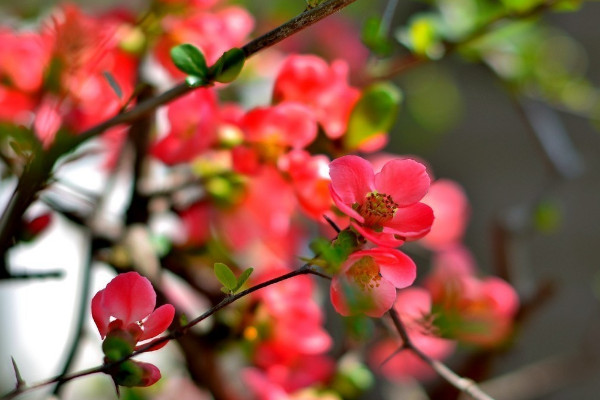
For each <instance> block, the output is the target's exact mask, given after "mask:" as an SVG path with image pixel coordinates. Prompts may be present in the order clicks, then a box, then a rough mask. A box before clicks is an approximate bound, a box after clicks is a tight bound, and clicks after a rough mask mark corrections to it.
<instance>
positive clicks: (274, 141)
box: [233, 102, 317, 173]
mask: <svg viewBox="0 0 600 400" xmlns="http://www.w3.org/2000/svg"><path fill="white" fill-rule="evenodd" d="M239 124H240V128H241V130H242V131H243V133H244V139H245V142H246V143H245V145H241V146H237V147H236V148H235V149H234V153H233V160H234V167H235V169H236V170H237V171H239V172H245V173H255V172H256V171H257V170H258V169H259V166H260V165H261V164H263V163H267V164H272V165H274V164H276V163H277V160H278V159H279V157H281V156H282V155H284V154H285V153H286V152H287V151H289V150H290V149H302V148H304V147H306V146H308V145H309V144H310V143H311V142H312V141H313V140H314V139H315V138H316V137H317V123H316V121H315V119H314V116H313V113H312V112H311V111H310V109H308V108H307V107H306V106H304V105H302V104H300V103H292V102H285V103H280V104H278V105H276V106H271V107H257V108H254V109H252V110H250V111H249V112H248V113H247V114H246V115H244V117H243V118H242V119H241V121H240V123H239Z"/></svg>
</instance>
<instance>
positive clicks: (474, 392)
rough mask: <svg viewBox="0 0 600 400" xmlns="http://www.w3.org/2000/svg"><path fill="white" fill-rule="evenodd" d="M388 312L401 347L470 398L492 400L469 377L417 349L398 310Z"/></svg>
mask: <svg viewBox="0 0 600 400" xmlns="http://www.w3.org/2000/svg"><path fill="white" fill-rule="evenodd" d="M388 313H389V314H390V317H391V318H392V321H393V322H394V326H395V327H396V330H397V331H398V334H399V335H400V338H401V339H402V342H403V345H402V348H401V349H403V350H410V351H411V352H413V353H414V354H415V355H416V356H417V357H419V358H420V359H421V360H422V361H424V362H426V363H427V364H428V365H429V366H430V367H431V368H433V370H434V371H435V372H436V373H437V374H438V375H439V376H441V377H442V378H444V379H445V380H446V381H447V382H448V383H450V384H451V385H452V386H454V387H455V388H457V389H458V390H460V391H462V392H464V393H466V394H468V395H469V396H471V397H472V398H474V399H476V400H494V399H493V398H492V397H490V396H489V395H488V394H487V393H485V392H483V391H482V390H481V389H480V388H479V386H477V384H476V383H475V382H473V381H472V380H471V379H467V378H463V377H461V376H459V375H457V374H456V373H455V372H454V371H452V370H451V369H450V368H448V367H447V366H446V365H444V364H443V363H442V362H440V361H437V360H433V359H431V358H429V356H427V355H426V354H425V353H423V352H422V351H421V350H419V348H417V347H416V346H415V345H414V344H413V343H412V341H411V340H410V337H409V336H408V332H407V331H406V328H405V327H404V324H403V323H402V321H401V320H400V316H399V315H398V312H397V311H396V310H395V309H393V308H392V309H390V310H389V311H388Z"/></svg>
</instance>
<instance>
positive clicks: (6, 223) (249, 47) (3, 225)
mask: <svg viewBox="0 0 600 400" xmlns="http://www.w3.org/2000/svg"><path fill="white" fill-rule="evenodd" d="M355 1H356V0H329V1H327V2H325V3H323V4H321V5H319V6H318V7H315V8H313V9H310V10H307V11H305V12H303V13H301V14H299V15H298V16H296V17H295V18H293V19H291V20H289V21H288V22H286V23H284V24H283V25H281V26H279V27H277V28H275V29H273V30H272V31H270V32H268V33H266V34H264V35H262V36H261V37H259V38H256V39H254V40H252V41H250V42H249V43H247V44H246V45H245V46H243V47H242V50H243V51H244V54H245V55H246V57H250V56H252V55H254V54H256V53H258V52H259V51H261V50H264V49H266V48H268V47H270V46H273V45H275V44H277V43H279V42H280V41H282V40H284V39H285V38H287V37H289V36H291V35H293V34H295V33H297V32H299V31H301V30H302V29H304V28H306V27H308V26H310V25H313V24H314V23H316V22H318V21H320V20H322V19H323V18H325V17H327V16H329V15H331V14H333V13H335V12H337V11H339V10H341V9H342V8H344V7H346V6H348V5H350V4H352V3H354V2H355ZM209 85H212V82H207V83H206V84H205V85H204V86H209ZM192 90H194V88H191V87H189V86H187V85H186V84H185V83H180V84H178V85H176V86H174V87H173V88H171V89H169V90H167V91H166V92H164V93H162V94H161V95H159V96H156V97H152V98H150V99H148V100H145V101H142V102H140V103H138V104H137V105H136V106H135V107H133V108H132V109H130V110H129V111H125V112H123V113H120V114H117V115H115V116H114V117H112V118H110V119H108V120H106V121H104V122H102V123H100V124H98V125H96V126H94V127H92V128H90V129H88V130H86V131H83V132H81V133H80V134H79V135H77V136H76V137H74V138H72V140H71V141H70V143H69V146H68V147H67V148H66V149H65V151H64V152H63V153H61V154H45V153H43V152H40V154H38V157H35V158H34V160H33V161H32V163H31V164H30V165H29V166H28V167H29V168H28V169H26V171H25V173H23V175H21V177H20V178H19V184H18V185H17V188H16V189H15V191H14V192H13V194H12V196H11V198H10V200H9V202H8V205H7V207H6V209H5V210H4V213H3V214H2V216H1V217H0V279H4V278H9V277H10V274H9V272H8V267H7V265H6V261H5V258H6V257H5V253H6V251H7V250H8V249H9V248H10V247H12V245H13V238H14V232H16V229H17V227H18V225H19V223H20V220H21V216H22V215H23V213H24V212H25V211H26V210H27V208H28V207H29V205H30V204H31V203H32V202H33V200H34V199H35V196H36V194H37V192H38V191H39V190H40V189H41V188H42V187H43V186H44V183H45V182H46V180H47V179H48V177H49V176H50V173H51V171H52V167H53V165H54V162H55V161H56V160H57V159H58V158H59V156H61V155H62V154H65V153H68V152H69V151H72V150H74V149H75V148H76V147H78V146H79V145H80V144H82V143H83V142H85V141H87V140H88V139H91V138H93V137H95V136H97V135H99V134H101V133H103V132H104V131H106V130H107V129H109V128H112V127H114V126H116V125H121V124H130V123H132V122H134V121H136V120H138V119H139V118H142V117H144V116H145V115H147V114H148V113H150V112H152V111H154V110H155V109H156V108H157V107H159V106H161V105H164V104H167V103H169V102H171V101H173V100H175V99H177V98H179V97H181V96H183V95H185V94H187V93H189V92H191V91H192ZM51 150H52V149H51ZM50 153H52V152H50Z"/></svg>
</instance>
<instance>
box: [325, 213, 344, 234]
mask: <svg viewBox="0 0 600 400" xmlns="http://www.w3.org/2000/svg"><path fill="white" fill-rule="evenodd" d="M323 218H325V221H327V223H328V224H329V225H331V227H332V228H333V230H334V231H336V232H337V233H340V232H341V231H342V230H341V229H340V227H339V226H337V224H336V223H335V222H333V220H332V219H331V218H329V217H328V216H327V215H325V214H323Z"/></svg>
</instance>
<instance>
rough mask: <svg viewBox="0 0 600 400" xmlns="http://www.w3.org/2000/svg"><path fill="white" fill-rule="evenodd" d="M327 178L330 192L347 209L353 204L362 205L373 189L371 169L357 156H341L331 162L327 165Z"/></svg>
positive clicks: (373, 178)
mask: <svg viewBox="0 0 600 400" xmlns="http://www.w3.org/2000/svg"><path fill="white" fill-rule="evenodd" d="M329 176H330V177H331V188H332V192H334V193H335V194H336V196H337V198H338V199H339V200H341V202H342V203H343V204H345V205H347V206H349V207H352V205H353V204H354V203H358V204H362V203H363V201H364V200H365V196H366V195H367V193H369V192H372V191H373V190H374V188H375V174H374V173H373V167H372V166H371V164H370V163H369V162H368V161H367V160H365V159H363V158H360V157H358V156H343V157H340V158H337V159H335V160H333V161H332V162H331V163H330V164H329ZM335 199H336V197H334V201H335ZM336 204H337V203H336Z"/></svg>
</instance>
